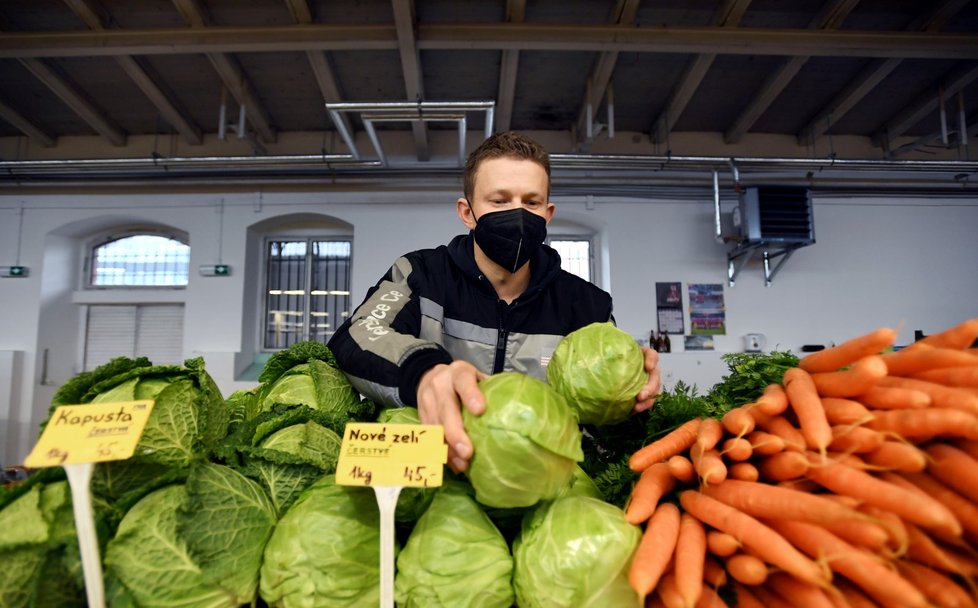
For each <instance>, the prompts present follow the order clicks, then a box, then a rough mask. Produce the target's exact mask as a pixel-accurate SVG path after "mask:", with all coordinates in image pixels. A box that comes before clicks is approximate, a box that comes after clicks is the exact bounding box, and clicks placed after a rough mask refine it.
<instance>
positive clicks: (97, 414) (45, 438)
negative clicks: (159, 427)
mask: <svg viewBox="0 0 978 608" xmlns="http://www.w3.org/2000/svg"><path fill="white" fill-rule="evenodd" d="M153 403H154V402H153V401H152V400H144V401H123V402H116V403H89V404H86V405H62V406H60V407H58V408H57V409H56V410H54V414H53V415H52V416H51V418H50V420H48V423H47V425H46V426H45V427H44V432H42V433H41V437H40V438H39V439H38V440H37V443H36V444H35V445H34V449H33V450H31V453H30V454H28V455H27V458H26V459H25V460H24V464H25V465H27V466H28V467H31V468H41V467H56V466H62V465H66V464H78V463H83V462H105V461H107V460H125V459H126V458H129V457H131V456H132V454H133V452H135V451H136V444H137V443H139V438H140V437H142V435H143V429H144V428H145V427H146V421H147V420H148V419H149V414H150V412H152V411H153Z"/></svg>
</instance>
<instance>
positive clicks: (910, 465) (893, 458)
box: [863, 441, 927, 473]
mask: <svg viewBox="0 0 978 608" xmlns="http://www.w3.org/2000/svg"><path fill="white" fill-rule="evenodd" d="M863 460H865V461H866V464H867V465H869V466H870V468H878V469H882V470H888V471H902V472H905V473H916V472H918V471H923V470H924V469H925V468H927V456H926V455H925V454H924V452H923V451H921V450H920V448H918V447H916V446H914V445H913V444H911V443H906V442H903V441H884V442H883V443H882V444H880V446H879V447H878V448H876V449H875V450H872V451H870V452H868V453H866V454H863Z"/></svg>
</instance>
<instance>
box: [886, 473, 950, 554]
mask: <svg viewBox="0 0 978 608" xmlns="http://www.w3.org/2000/svg"><path fill="white" fill-rule="evenodd" d="M879 477H880V479H882V480H884V481H886V482H889V483H892V484H893V485H896V486H900V487H901V488H906V489H907V490H910V491H912V492H916V493H918V494H919V495H921V496H926V497H927V498H928V499H933V500H937V502H939V503H941V504H942V505H943V506H944V507H946V508H947V510H948V511H950V512H951V514H952V515H954V511H953V510H952V509H951V508H950V507H948V506H947V504H946V503H944V502H943V501H941V500H938V499H937V497H936V496H933V495H931V494H928V493H927V492H925V491H924V490H923V489H922V488H921V487H920V486H918V485H916V484H914V483H911V482H910V481H909V480H908V479H907V478H905V477H903V476H902V475H899V474H897V473H895V472H893V471H884V472H882V473H880V474H879ZM955 518H957V515H955ZM958 521H959V523H960V520H958ZM903 527H904V531H903V532H904V534H906V533H907V532H906V525H904V526H903ZM961 528H962V531H961V534H951V533H949V532H948V531H945V530H939V529H931V530H928V532H929V533H930V534H931V535H933V536H934V538H935V539H937V540H940V541H942V542H947V543H950V544H952V545H960V544H961V543H962V540H961V537H962V535H963V534H964V530H965V527H964V524H963V523H962V524H961ZM907 540H908V542H909V537H908V538H907Z"/></svg>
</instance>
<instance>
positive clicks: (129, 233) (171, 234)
mask: <svg viewBox="0 0 978 608" xmlns="http://www.w3.org/2000/svg"><path fill="white" fill-rule="evenodd" d="M142 235H145V236H157V237H163V238H167V239H171V240H174V241H179V242H181V243H183V244H184V245H187V246H188V247H189V246H190V239H189V238H188V235H187V234H186V233H185V232H182V231H178V230H172V229H168V228H163V227H158V226H131V227H126V228H121V229H115V230H112V231H109V232H103V233H101V234H98V235H96V236H95V237H94V238H90V239H88V240H86V241H85V242H84V243H83V245H82V247H84V250H83V251H82V260H83V264H82V274H81V276H80V277H79V281H80V287H81V289H90V290H120V291H128V290H135V291H145V290H154V289H164V290H174V289H180V290H185V289H186V288H187V285H96V284H94V282H93V281H92V267H93V265H94V264H95V259H94V256H95V250H96V249H97V248H99V247H101V246H102V245H105V244H107V243H111V242H113V241H118V240H120V239H124V238H128V237H133V236H142ZM190 275H191V273H190V268H189V267H188V270H187V280H188V283H189V280H190Z"/></svg>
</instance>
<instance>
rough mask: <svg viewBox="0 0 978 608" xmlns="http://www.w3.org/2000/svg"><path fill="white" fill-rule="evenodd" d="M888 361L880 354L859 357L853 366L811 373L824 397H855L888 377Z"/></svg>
mask: <svg viewBox="0 0 978 608" xmlns="http://www.w3.org/2000/svg"><path fill="white" fill-rule="evenodd" d="M886 371H887V370H886V363H884V362H883V358H882V357H880V356H879V355H869V356H866V357H863V358H862V359H859V360H858V361H856V362H855V363H853V364H852V367H848V368H846V369H841V370H839V371H835V372H816V373H813V374H811V377H812V382H814V383H815V388H816V389H817V390H818V394H819V395H820V396H822V397H854V396H856V395H860V394H862V393H865V392H866V391H868V390H869V389H871V388H872V387H873V386H875V385H876V383H877V382H879V381H880V379H882V378H884V377H886Z"/></svg>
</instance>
